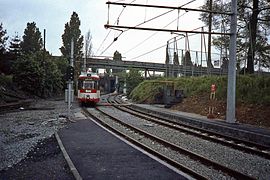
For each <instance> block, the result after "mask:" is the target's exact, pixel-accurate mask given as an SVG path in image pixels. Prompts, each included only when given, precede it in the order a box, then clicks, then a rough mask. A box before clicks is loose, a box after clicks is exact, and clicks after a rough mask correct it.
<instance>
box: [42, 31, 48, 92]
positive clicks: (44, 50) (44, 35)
mask: <svg viewBox="0 0 270 180" xmlns="http://www.w3.org/2000/svg"><path fill="white" fill-rule="evenodd" d="M43 39H44V40H43V55H42V60H43V67H44V78H43V87H45V78H46V76H47V68H46V61H45V53H46V29H44V30H43ZM42 96H43V97H45V88H43V90H42Z"/></svg>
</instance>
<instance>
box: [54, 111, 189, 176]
mask: <svg viewBox="0 0 270 180" xmlns="http://www.w3.org/2000/svg"><path fill="white" fill-rule="evenodd" d="M77 117H78V116H77ZM80 119H82V118H80ZM59 136H60V138H61V140H62V142H63V145H64V147H65V149H66V151H67V152H68V154H69V156H70V158H71V160H72V161H73V163H74V165H75V167H76V168H77V170H78V172H79V173H80V175H81V177H82V178H83V179H125V180H129V179H140V180H141V179H145V180H151V179H153V180H154V179H155V180H156V179H170V180H171V179H186V178H185V177H184V176H182V175H180V174H178V173H176V172H175V171H173V170H171V169H169V168H168V167H166V166H165V165H163V164H161V163H159V162H158V161H156V160H154V159H152V158H150V157H149V156H147V155H145V154H144V153H142V152H141V151H139V150H137V149H135V148H133V147H131V146H130V145H128V144H126V143H125V142H123V141H121V140H120V139H118V138H117V137H115V136H113V135H112V134H111V133H109V132H107V131H106V130H104V129H103V128H101V127H99V126H98V125H96V124H95V123H94V122H92V121H91V120H78V121H77V122H75V123H71V124H70V125H69V126H68V127H67V128H64V129H61V131H60V132H59Z"/></svg>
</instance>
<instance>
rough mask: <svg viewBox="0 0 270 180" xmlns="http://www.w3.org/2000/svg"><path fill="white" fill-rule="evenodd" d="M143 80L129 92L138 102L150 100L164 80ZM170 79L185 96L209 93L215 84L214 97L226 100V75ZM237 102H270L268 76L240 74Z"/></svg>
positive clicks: (269, 78)
mask: <svg viewBox="0 0 270 180" xmlns="http://www.w3.org/2000/svg"><path fill="white" fill-rule="evenodd" d="M164 80H166V79H164V78H163V79H160V80H156V81H144V82H142V83H141V84H139V86H137V87H136V88H135V89H134V90H133V91H132V92H131V96H130V97H131V98H132V99H133V100H135V101H138V102H143V101H146V100H147V99H149V100H150V101H151V100H152V99H153V98H154V97H155V95H156V94H157V93H159V89H160V88H163V86H164V83H162V82H161V81H164ZM167 80H171V81H173V82H174V83H175V89H180V90H184V94H185V96H187V97H188V96H192V95H196V96H201V95H205V94H210V89H211V88H210V87H211V84H213V83H214V84H216V86H217V91H216V98H217V99H219V100H223V101H226V99H227V77H226V76H201V77H180V78H174V79H167ZM236 100H237V102H245V103H253V104H270V77H269V76H255V75H248V76H243V75H240V76H238V77H237V82H236Z"/></svg>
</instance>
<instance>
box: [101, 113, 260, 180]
mask: <svg viewBox="0 0 270 180" xmlns="http://www.w3.org/2000/svg"><path fill="white" fill-rule="evenodd" d="M96 109H97V110H98V111H99V112H101V113H103V114H104V115H106V116H108V117H109V118H111V119H112V120H114V121H116V122H118V123H119V124H121V125H123V126H126V127H128V128H129V129H132V130H133V131H137V132H138V133H140V134H142V135H143V136H145V137H147V138H149V139H152V140H154V141H157V142H159V143H161V144H163V145H165V146H167V147H170V148H171V149H173V150H175V151H177V152H179V153H182V154H185V155H186V156H189V157H190V158H191V159H193V160H199V161H200V162H201V163H202V164H204V165H206V166H210V167H212V168H214V169H216V170H221V171H222V172H224V173H225V174H227V175H229V176H232V177H235V178H237V179H255V178H253V177H251V176H249V175H246V174H243V173H241V172H238V171H236V170H234V169H230V168H228V167H226V166H224V165H221V164H219V163H217V162H215V161H212V160H209V159H207V158H205V157H203V156H201V155H199V154H196V153H194V152H190V151H188V150H186V149H183V148H181V147H180V146H177V145H175V144H173V143H171V142H168V141H166V140H164V139H161V138H160V137H157V136H155V135H152V134H150V133H148V132H146V131H144V130H141V129H138V128H137V127H135V126H132V125H130V124H126V123H124V122H122V121H121V120H119V119H117V118H115V117H113V116H112V115H110V114H108V113H106V112H104V111H102V110H100V109H99V108H96Z"/></svg>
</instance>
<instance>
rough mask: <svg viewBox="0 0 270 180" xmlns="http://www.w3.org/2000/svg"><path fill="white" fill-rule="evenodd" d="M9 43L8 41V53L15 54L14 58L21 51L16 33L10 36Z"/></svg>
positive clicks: (19, 40)
mask: <svg viewBox="0 0 270 180" xmlns="http://www.w3.org/2000/svg"><path fill="white" fill-rule="evenodd" d="M9 43H10V45H9V48H8V49H9V53H10V54H11V55H13V56H15V58H17V57H18V56H19V55H20V54H21V52H22V48H21V39H20V37H19V35H18V33H15V36H14V37H12V38H11V40H10V42H9Z"/></svg>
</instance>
